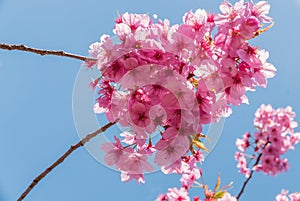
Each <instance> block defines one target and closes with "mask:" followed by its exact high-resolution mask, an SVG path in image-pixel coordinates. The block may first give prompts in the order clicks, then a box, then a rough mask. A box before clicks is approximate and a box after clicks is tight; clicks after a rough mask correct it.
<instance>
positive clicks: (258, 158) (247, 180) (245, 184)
mask: <svg viewBox="0 0 300 201" xmlns="http://www.w3.org/2000/svg"><path fill="white" fill-rule="evenodd" d="M261 156H262V153H260V154H259V155H258V157H257V159H256V161H255V163H254V165H253V167H254V166H256V165H258V163H259V161H260V158H261ZM253 173H254V170H253V169H252V170H251V172H250V175H249V177H248V178H247V179H246V181H245V182H244V184H243V186H242V188H241V190H240V192H239V194H238V195H237V197H236V199H237V200H239V199H240V197H241V196H242V194H243V193H244V190H245V188H246V186H247V184H248V182H249V181H250V179H251V177H252V175H253Z"/></svg>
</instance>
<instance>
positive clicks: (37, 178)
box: [18, 122, 116, 201]
mask: <svg viewBox="0 0 300 201" xmlns="http://www.w3.org/2000/svg"><path fill="white" fill-rule="evenodd" d="M115 123H116V122H112V123H111V122H110V123H108V124H106V125H105V126H103V127H101V128H99V129H98V130H96V131H94V132H92V133H89V134H88V135H87V136H85V137H84V138H83V139H82V140H80V141H79V142H78V143H76V144H74V145H72V146H71V147H70V148H69V149H68V150H67V151H66V152H65V153H64V154H63V155H62V156H61V157H60V158H59V159H57V160H56V161H55V162H54V163H53V164H52V165H51V166H49V167H48V168H46V169H45V170H44V171H43V172H42V173H41V174H40V175H38V176H37V177H36V178H35V179H34V180H33V181H32V182H31V184H30V185H29V186H28V187H27V189H26V190H25V191H24V192H23V193H22V195H21V196H20V197H19V198H18V201H22V200H23V199H24V198H25V197H26V196H27V195H28V193H30V191H31V190H32V189H33V188H34V187H35V186H36V185H37V184H38V183H39V182H40V181H41V180H42V179H43V178H44V177H45V176H46V175H47V174H48V173H50V172H51V171H52V170H53V169H54V168H56V167H57V166H58V165H59V164H61V163H62V162H63V161H64V160H65V159H66V158H67V157H68V156H69V155H70V154H71V153H72V152H73V151H75V150H76V149H78V148H79V147H81V146H83V145H84V144H85V143H87V142H88V141H89V140H90V139H92V138H94V137H96V136H97V135H98V134H100V133H103V132H105V131H106V130H107V129H108V128H109V127H111V126H113V125H114V124H115Z"/></svg>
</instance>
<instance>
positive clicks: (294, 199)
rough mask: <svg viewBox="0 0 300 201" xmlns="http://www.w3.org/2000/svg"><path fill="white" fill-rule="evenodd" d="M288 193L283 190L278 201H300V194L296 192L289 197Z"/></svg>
mask: <svg viewBox="0 0 300 201" xmlns="http://www.w3.org/2000/svg"><path fill="white" fill-rule="evenodd" d="M288 193H289V192H288V191H287V190H284V189H282V190H281V193H280V194H278V195H277V196H276V201H300V193H299V192H295V193H291V194H289V195H288Z"/></svg>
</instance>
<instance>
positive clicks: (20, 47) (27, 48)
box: [0, 43, 96, 61]
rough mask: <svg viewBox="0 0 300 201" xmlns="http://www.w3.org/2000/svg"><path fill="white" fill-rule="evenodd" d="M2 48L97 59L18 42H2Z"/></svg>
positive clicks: (83, 59) (87, 59)
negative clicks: (18, 43)
mask: <svg viewBox="0 0 300 201" xmlns="http://www.w3.org/2000/svg"><path fill="white" fill-rule="evenodd" d="M0 49H4V50H19V51H25V52H32V53H35V54H39V55H42V56H45V55H55V56H61V57H69V58H73V59H78V60H82V61H95V60H96V59H94V58H89V57H85V56H81V55H77V54H71V53H68V52H64V51H62V50H44V49H37V48H32V47H27V46H25V45H23V44H20V45H16V44H5V43H0Z"/></svg>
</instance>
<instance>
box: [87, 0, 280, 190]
mask: <svg viewBox="0 0 300 201" xmlns="http://www.w3.org/2000/svg"><path fill="white" fill-rule="evenodd" d="M269 9H270V6H269V4H268V3H267V2H265V1H261V2H258V3H256V4H254V3H253V2H252V1H251V0H250V1H249V2H245V3H244V1H243V0H240V1H239V2H237V3H235V4H234V5H232V4H230V3H229V2H228V1H224V2H223V3H221V5H220V10H221V12H220V13H219V14H209V13H208V12H207V11H205V10H202V9H198V10H196V11H195V12H193V11H189V12H187V13H185V14H184V16H183V23H182V24H174V25H171V24H170V22H169V20H167V19H165V20H157V19H152V18H151V17H150V16H148V15H146V14H130V13H124V14H122V15H121V16H119V17H118V18H117V19H116V20H115V22H116V23H115V26H114V29H113V33H114V34H115V37H110V36H108V35H103V36H102V37H101V39H100V42H96V43H93V44H92V45H91V46H90V50H89V54H90V55H91V56H92V57H93V58H95V59H96V61H88V62H86V63H85V66H86V67H88V68H92V67H93V66H94V65H96V66H97V68H98V70H99V71H100V76H99V78H97V79H95V80H93V82H92V83H91V86H92V87H93V88H95V89H96V90H97V93H98V96H99V97H98V98H97V100H96V104H95V106H94V110H95V112H96V113H105V114H106V116H107V118H108V120H109V121H111V122H115V121H117V122H118V124H119V125H121V126H122V127H125V128H127V130H126V131H125V132H123V133H121V135H120V136H115V138H114V142H113V143H105V144H103V145H102V146H101V148H102V150H104V151H105V153H106V155H105V157H104V160H105V162H106V163H107V164H108V165H110V166H113V167H115V168H116V169H118V170H120V171H121V179H122V180H123V181H129V180H131V179H136V180H137V181H138V182H144V176H143V173H144V172H150V171H152V170H153V166H152V164H151V163H150V162H149V160H150V158H151V157H152V156H153V155H154V159H153V162H154V163H155V164H156V165H158V166H160V167H161V169H162V170H163V171H164V172H168V173H171V172H174V171H178V173H180V174H182V175H183V178H182V182H183V184H184V185H183V186H184V188H188V187H189V186H190V185H191V183H193V182H192V181H193V179H192V178H189V179H187V177H193V178H195V179H197V178H198V177H199V175H200V173H199V170H197V169H195V162H194V161H195V160H196V159H194V158H197V160H198V161H200V158H201V157H199V153H198V152H199V149H204V150H205V149H206V147H205V146H204V145H203V143H202V142H201V138H202V137H205V135H203V134H202V133H201V132H202V126H203V125H204V124H210V123H213V122H217V121H218V120H219V119H220V118H221V117H227V116H229V115H230V114H231V112H232V111H231V106H232V105H234V106H238V105H240V104H242V103H248V99H247V96H246V91H249V90H250V91H254V90H255V87H266V85H267V80H268V78H272V77H273V76H274V75H275V72H276V69H275V67H274V66H273V65H272V64H270V63H268V62H267V59H268V57H269V54H268V52H267V51H265V50H259V49H258V48H257V47H254V46H252V45H250V44H249V40H250V39H252V38H255V37H257V36H258V35H260V34H261V33H262V32H264V31H266V30H267V29H268V27H263V26H264V25H265V24H267V23H271V22H272V19H271V18H270V17H268V16H267V14H268V13H269ZM189 154H190V155H189ZM200 155H201V154H200ZM191 161H193V162H191ZM183 165H186V166H187V168H188V170H189V173H188V174H186V171H183V169H182V168H183V167H182V166H183ZM178 192H181V190H179V191H178Z"/></svg>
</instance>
